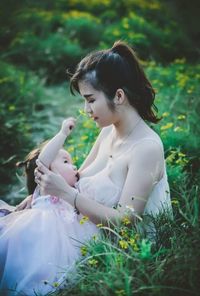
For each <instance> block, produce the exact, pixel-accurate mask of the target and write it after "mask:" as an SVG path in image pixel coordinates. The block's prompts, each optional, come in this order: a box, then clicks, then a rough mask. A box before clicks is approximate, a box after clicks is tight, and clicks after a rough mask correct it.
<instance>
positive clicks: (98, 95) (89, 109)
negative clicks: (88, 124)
mask: <svg viewBox="0 0 200 296" xmlns="http://www.w3.org/2000/svg"><path fill="white" fill-rule="evenodd" d="M78 85H79V91H80V94H81V96H83V97H84V98H85V112H86V113H88V114H89V116H90V117H91V118H92V119H93V120H94V121H95V122H96V123H97V125H98V126H99V127H105V126H108V125H111V124H112V123H113V122H114V119H115V112H113V111H112V110H110V108H109V106H108V103H107V99H106V96H105V94H104V93H103V92H102V91H98V90H96V89H94V88H93V87H92V85H91V84H90V83H89V82H86V81H80V82H79V84H78Z"/></svg>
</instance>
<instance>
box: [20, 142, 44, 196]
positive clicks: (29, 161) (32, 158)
mask: <svg viewBox="0 0 200 296" xmlns="http://www.w3.org/2000/svg"><path fill="white" fill-rule="evenodd" d="M47 142H48V141H45V142H43V143H42V144H40V145H39V146H38V147H37V148H35V149H33V150H32V151H31V152H29V154H28V155H27V156H26V157H25V159H24V161H19V162H17V163H16V166H17V167H19V168H21V167H24V169H25V174H26V186H27V189H28V194H33V192H34V190H35V188H36V186H37V183H35V176H34V170H35V168H36V167H37V165H36V160H37V159H38V156H39V154H40V152H41V150H42V149H43V147H44V146H45V145H46V144H47Z"/></svg>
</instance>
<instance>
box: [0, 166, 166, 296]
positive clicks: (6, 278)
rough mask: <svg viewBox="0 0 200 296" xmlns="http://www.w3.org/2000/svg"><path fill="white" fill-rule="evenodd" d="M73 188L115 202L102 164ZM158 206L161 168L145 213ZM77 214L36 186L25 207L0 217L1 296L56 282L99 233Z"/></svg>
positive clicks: (162, 190) (162, 195) (116, 193)
mask: <svg viewBox="0 0 200 296" xmlns="http://www.w3.org/2000/svg"><path fill="white" fill-rule="evenodd" d="M97 184H98V185H99V184H100V186H97ZM77 189H78V190H79V191H80V192H81V193H82V194H83V195H84V196H85V197H87V198H89V199H94V200H96V201H97V202H99V203H101V204H104V205H106V206H109V207H112V206H116V205H117V203H118V201H119V198H120V195H121V191H122V188H119V187H118V186H117V185H116V184H114V183H113V181H112V180H111V179H110V177H109V174H108V171H107V168H105V169H104V170H103V171H101V172H99V173H97V174H95V175H94V176H92V177H83V178H81V179H80V180H79V182H78V183H77ZM163 206H167V207H171V202H170V197H169V186H168V181H167V175H166V172H165V174H164V176H163V178H162V179H161V180H160V181H159V182H158V183H157V184H156V185H155V186H154V189H153V191H152V193H151V194H150V196H149V199H148V202H147V204H146V207H145V213H152V214H154V213H155V214H156V213H157V212H158V211H159V210H161V209H162V207H163ZM0 207H1V203H0ZM2 207H5V204H2ZM82 217H83V216H82V215H77V214H76V213H75V212H74V209H73V207H71V206H70V205H69V204H68V203H67V202H65V201H63V200H61V199H58V198H56V197H51V196H39V195H38V193H37V190H36V193H35V194H34V198H33V204H32V208H31V209H27V210H23V211H21V212H14V213H11V214H9V215H7V216H5V217H1V218H0V291H3V293H4V294H3V295H28V296H31V295H36V293H38V294H39V293H40V295H45V294H46V293H48V292H52V291H54V287H53V285H54V283H55V282H56V283H58V284H61V283H62V282H63V279H65V278H66V276H67V274H69V273H70V270H72V269H73V266H74V263H75V262H76V260H77V259H78V258H80V256H81V252H80V247H81V246H82V244H83V243H84V241H87V240H89V239H90V238H92V236H93V235H94V234H97V233H98V232H99V229H98V228H97V227H96V225H95V224H93V223H92V222H90V221H87V222H85V223H84V224H80V219H81V218H82ZM45 281H47V282H48V284H45ZM0 294H1V293H0Z"/></svg>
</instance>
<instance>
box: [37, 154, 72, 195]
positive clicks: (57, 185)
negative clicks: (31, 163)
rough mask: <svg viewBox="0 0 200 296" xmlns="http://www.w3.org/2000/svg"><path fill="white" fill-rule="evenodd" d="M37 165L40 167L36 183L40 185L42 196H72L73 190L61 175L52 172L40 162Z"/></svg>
mask: <svg viewBox="0 0 200 296" xmlns="http://www.w3.org/2000/svg"><path fill="white" fill-rule="evenodd" d="M36 163H37V166H38V167H37V168H36V170H35V182H36V183H37V184H38V185H39V187H40V193H41V194H42V195H48V194H49V195H52V196H57V197H61V198H62V196H63V194H66V193H67V194H70V193H71V194H72V188H71V187H70V186H69V185H68V184H67V182H66V181H65V179H64V178H63V177H62V176H61V175H59V174H56V173H54V172H52V171H50V170H49V169H48V168H46V167H45V166H44V165H43V164H42V163H41V162H40V161H39V160H37V161H36Z"/></svg>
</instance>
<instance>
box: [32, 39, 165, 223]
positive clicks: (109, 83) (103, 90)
mask: <svg viewBox="0 0 200 296" xmlns="http://www.w3.org/2000/svg"><path fill="white" fill-rule="evenodd" d="M71 90H72V93H74V91H78V92H79V93H80V94H81V95H82V97H83V98H84V100H85V111H86V112H87V113H88V115H89V116H90V117H91V118H92V119H93V120H94V121H95V122H96V124H97V125H98V126H99V127H100V128H101V132H100V134H99V136H98V138H97V140H96V143H95V144H94V146H93V148H92V150H91V152H90V154H89V155H88V157H87V158H86V160H85V162H84V163H83V165H82V166H81V168H80V170H79V174H80V181H79V187H80V188H81V190H80V193H78V194H77V192H76V191H75V190H74V189H73V188H71V187H70V186H68V185H67V184H66V183H65V182H64V181H63V180H62V178H60V176H58V175H56V174H54V173H53V172H50V171H49V170H48V168H46V167H45V166H44V165H43V164H42V163H41V162H38V169H37V170H36V177H37V183H38V184H39V186H40V188H41V189H42V190H43V191H44V192H45V193H48V194H52V195H56V196H59V197H60V198H62V199H64V200H66V201H67V202H68V203H69V204H71V205H73V206H74V204H76V207H77V208H78V210H79V211H80V212H81V213H82V214H83V215H85V216H87V217H89V219H90V221H92V222H93V223H95V224H97V223H103V224H106V223H107V221H108V220H109V221H112V222H115V221H116V220H120V219H121V218H122V217H123V216H124V215H125V212H126V211H127V207H129V208H132V209H133V211H135V212H136V213H137V214H140V215H141V214H144V213H151V214H156V213H158V212H159V211H160V210H161V209H163V207H164V208H166V207H171V202H170V196H169V186H168V181H167V174H166V168H165V160H164V152H163V145H162V142H161V140H160V138H159V136H158V135H157V134H156V133H155V132H154V131H153V130H152V129H151V128H150V127H149V125H148V122H152V123H157V122H158V121H159V119H158V118H157V117H156V115H155V113H154V111H153V109H156V107H155V105H154V98H155V92H154V90H153V88H152V86H151V83H150V82H149V80H148V79H147V77H146V75H145V73H144V71H143V70H142V68H141V66H140V64H139V61H138V59H137V57H136V55H135V52H134V51H133V50H132V49H131V48H130V47H129V46H128V45H127V44H125V43H123V42H120V41H119V42H116V43H115V44H114V45H113V47H112V48H111V49H108V50H102V51H97V52H93V53H91V54H89V55H88V56H86V57H85V58H84V59H83V60H82V61H81V62H80V63H79V65H78V67H77V69H76V72H75V73H74V75H73V76H72V77H71ZM98 184H99V185H98ZM88 198H89V200H88ZM114 204H118V207H117V209H114V208H113V207H112V206H113V205H114ZM131 218H132V219H133V220H134V219H135V216H134V215H131Z"/></svg>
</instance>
